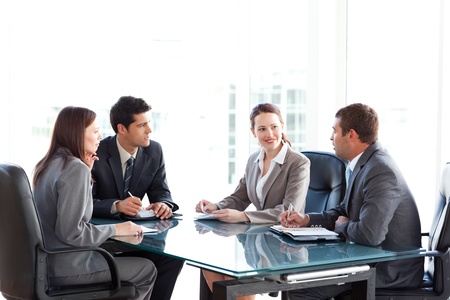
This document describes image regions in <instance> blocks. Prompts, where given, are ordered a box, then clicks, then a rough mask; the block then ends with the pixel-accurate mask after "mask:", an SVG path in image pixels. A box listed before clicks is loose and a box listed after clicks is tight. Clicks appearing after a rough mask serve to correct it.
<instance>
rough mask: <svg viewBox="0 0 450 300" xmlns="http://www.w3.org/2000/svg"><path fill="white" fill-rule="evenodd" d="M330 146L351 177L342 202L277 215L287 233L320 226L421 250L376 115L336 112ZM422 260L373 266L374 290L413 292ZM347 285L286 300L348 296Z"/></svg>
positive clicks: (414, 214)
mask: <svg viewBox="0 0 450 300" xmlns="http://www.w3.org/2000/svg"><path fill="white" fill-rule="evenodd" d="M331 141H332V142H333V146H334V149H335V152H336V155H337V156H338V157H340V158H342V159H345V160H348V161H349V168H350V170H351V171H352V172H351V175H350V176H349V179H348V186H347V190H346V193H345V197H344V200H343V202H342V203H341V204H340V205H338V206H337V207H336V208H333V209H330V210H328V211H324V212H317V213H310V214H299V213H295V212H294V213H291V215H290V216H289V217H288V216H287V214H286V213H283V214H282V216H281V217H282V219H281V222H282V224H283V225H285V224H286V226H288V227H299V226H313V225H321V226H323V227H326V228H327V229H330V230H334V231H335V232H337V233H339V234H340V235H341V236H343V237H345V238H346V240H347V241H352V242H356V243H360V244H364V245H369V246H381V247H383V248H387V249H389V248H395V247H396V246H406V247H417V248H419V247H420V246H421V228H420V218H419V213H418V210H417V206H416V203H415V201H414V197H413V195H412V194H411V191H410V190H409V188H408V185H407V183H406V182H405V179H404V178H403V175H402V173H401V172H400V169H399V168H398V167H397V165H396V164H395V162H394V160H393V158H392V157H391V156H390V154H389V153H388V152H387V151H386V150H385V149H384V148H382V146H381V144H380V143H379V142H378V115H377V113H376V112H375V110H373V109H372V108H371V107H369V106H367V105H364V104H360V103H355V104H350V105H348V106H346V107H344V108H341V109H340V110H338V112H337V113H336V116H335V122H334V126H333V133H332V136H331ZM423 263H424V262H423V258H412V259H401V260H393V261H388V262H381V263H377V264H376V265H375V266H376V287H378V288H403V287H417V286H418V285H419V284H420V283H421V282H422V279H423ZM349 289H350V285H349V284H345V285H336V286H328V287H321V288H310V289H304V290H296V291H292V292H290V293H289V299H296V300H298V299H329V298H331V297H336V296H337V295H339V294H341V293H345V292H348V291H349Z"/></svg>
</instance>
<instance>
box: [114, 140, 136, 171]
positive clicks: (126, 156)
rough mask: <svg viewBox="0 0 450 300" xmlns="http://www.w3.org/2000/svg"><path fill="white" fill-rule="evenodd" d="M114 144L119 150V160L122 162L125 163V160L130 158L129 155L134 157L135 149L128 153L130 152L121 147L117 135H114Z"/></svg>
mask: <svg viewBox="0 0 450 300" xmlns="http://www.w3.org/2000/svg"><path fill="white" fill-rule="evenodd" d="M116 144H117V149H118V150H119V155H120V161H121V162H122V164H125V163H126V162H127V160H128V159H129V158H130V156H133V157H134V158H136V153H137V151H136V152H134V153H133V154H131V155H130V153H128V152H127V150H125V149H123V147H122V146H121V145H120V143H119V139H118V138H117V136H116Z"/></svg>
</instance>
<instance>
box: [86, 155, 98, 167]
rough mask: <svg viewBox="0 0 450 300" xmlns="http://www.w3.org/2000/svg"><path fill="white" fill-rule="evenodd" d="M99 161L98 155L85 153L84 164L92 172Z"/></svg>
mask: <svg viewBox="0 0 450 300" xmlns="http://www.w3.org/2000/svg"><path fill="white" fill-rule="evenodd" d="M96 160H98V156H97V153H95V152H94V153H91V152H85V153H84V159H83V161H84V163H85V164H86V165H87V166H88V167H89V169H91V170H92V167H93V166H94V162H95V161H96Z"/></svg>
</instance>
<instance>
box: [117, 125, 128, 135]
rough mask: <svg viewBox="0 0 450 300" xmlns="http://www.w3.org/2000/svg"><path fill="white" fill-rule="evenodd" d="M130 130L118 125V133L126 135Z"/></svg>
mask: <svg viewBox="0 0 450 300" xmlns="http://www.w3.org/2000/svg"><path fill="white" fill-rule="evenodd" d="M127 131H128V130H127V129H126V128H125V126H123V125H122V124H118V125H117V133H126V132H127Z"/></svg>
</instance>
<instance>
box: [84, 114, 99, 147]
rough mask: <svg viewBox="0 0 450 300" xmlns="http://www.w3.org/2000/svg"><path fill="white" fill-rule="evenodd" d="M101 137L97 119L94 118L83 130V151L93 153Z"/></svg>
mask: <svg viewBox="0 0 450 300" xmlns="http://www.w3.org/2000/svg"><path fill="white" fill-rule="evenodd" d="M101 139H102V135H101V134H100V132H99V126H98V125H97V119H95V120H94V122H92V124H91V125H89V126H88V127H86V129H85V130H84V152H86V154H91V155H92V154H95V152H96V151H97V148H98V145H99V144H100V140H101Z"/></svg>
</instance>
